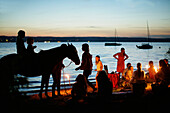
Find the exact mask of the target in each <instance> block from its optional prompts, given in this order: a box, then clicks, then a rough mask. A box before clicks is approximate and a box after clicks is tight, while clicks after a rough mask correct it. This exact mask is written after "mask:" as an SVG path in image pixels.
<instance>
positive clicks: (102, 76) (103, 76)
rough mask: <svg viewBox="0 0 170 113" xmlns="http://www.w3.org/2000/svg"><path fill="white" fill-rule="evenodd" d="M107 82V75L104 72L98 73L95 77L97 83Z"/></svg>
mask: <svg viewBox="0 0 170 113" xmlns="http://www.w3.org/2000/svg"><path fill="white" fill-rule="evenodd" d="M107 80H108V77H107V74H106V72H105V71H100V72H99V74H98V76H97V81H98V82H99V83H104V82H106V81H107Z"/></svg>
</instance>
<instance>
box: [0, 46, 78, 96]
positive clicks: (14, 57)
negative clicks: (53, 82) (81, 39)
mask: <svg viewBox="0 0 170 113" xmlns="http://www.w3.org/2000/svg"><path fill="white" fill-rule="evenodd" d="M66 57H68V58H69V59H71V60H72V61H73V62H74V63H75V64H76V65H79V64H80V59H79V56H78V53H77V49H76V47H75V46H74V45H72V44H71V45H70V44H68V45H66V44H62V45H61V46H60V47H56V48H52V49H49V50H42V51H40V52H39V53H36V54H34V55H29V54H22V55H20V54H9V55H6V56H4V57H2V58H1V59H0V75H1V77H2V79H1V81H3V83H2V82H1V83H2V84H1V86H0V87H2V88H1V90H3V92H2V93H1V95H5V96H6V95H7V94H9V92H10V88H9V85H10V82H11V80H13V75H16V74H21V75H23V76H26V77H35V76H41V75H42V78H43V77H46V76H49V75H50V74H51V73H52V70H53V69H54V67H55V66H56V65H57V64H58V63H60V62H61V61H63V59H65V58H66ZM47 78H48V77H47ZM41 83H42V81H41ZM57 86H58V85H57Z"/></svg>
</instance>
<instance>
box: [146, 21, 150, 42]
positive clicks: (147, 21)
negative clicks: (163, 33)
mask: <svg viewBox="0 0 170 113" xmlns="http://www.w3.org/2000/svg"><path fill="white" fill-rule="evenodd" d="M147 34H148V39H147V41H148V44H149V36H150V32H149V25H148V21H147Z"/></svg>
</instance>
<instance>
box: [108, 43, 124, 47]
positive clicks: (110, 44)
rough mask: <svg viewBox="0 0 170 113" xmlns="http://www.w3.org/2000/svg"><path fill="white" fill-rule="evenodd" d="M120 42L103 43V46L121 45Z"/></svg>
mask: <svg viewBox="0 0 170 113" xmlns="http://www.w3.org/2000/svg"><path fill="white" fill-rule="evenodd" d="M121 45H122V44H120V43H105V46H121Z"/></svg>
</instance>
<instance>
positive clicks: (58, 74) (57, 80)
mask: <svg viewBox="0 0 170 113" xmlns="http://www.w3.org/2000/svg"><path fill="white" fill-rule="evenodd" d="M64 67H65V66H64V64H63V61H60V62H59V63H58V64H57V65H56V66H55V67H54V68H53V70H52V76H53V81H54V82H53V85H52V97H55V96H56V95H55V87H56V85H57V92H58V95H61V94H60V80H61V70H62V69H63V68H64Z"/></svg>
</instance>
